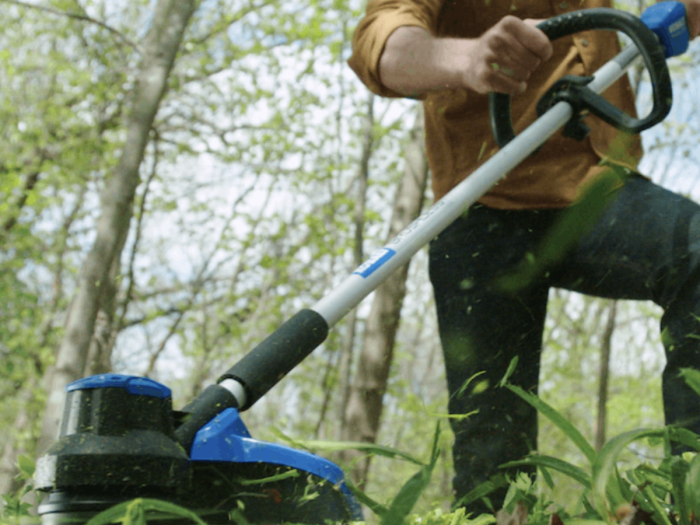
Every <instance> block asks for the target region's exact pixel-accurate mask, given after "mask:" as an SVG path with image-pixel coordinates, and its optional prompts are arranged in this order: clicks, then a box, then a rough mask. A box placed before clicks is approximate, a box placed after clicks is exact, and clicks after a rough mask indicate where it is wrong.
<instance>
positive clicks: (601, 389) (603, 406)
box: [595, 301, 617, 450]
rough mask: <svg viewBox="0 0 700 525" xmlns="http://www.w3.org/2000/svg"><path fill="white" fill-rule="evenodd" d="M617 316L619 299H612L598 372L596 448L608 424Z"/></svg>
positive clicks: (602, 441)
mask: <svg viewBox="0 0 700 525" xmlns="http://www.w3.org/2000/svg"><path fill="white" fill-rule="evenodd" d="M616 317H617V301H610V307H609V308H608V322H607V323H606V325H605V332H603V341H602V343H601V345H600V370H599V373H598V377H599V381H600V382H599V384H598V419H597V424H596V431H595V449H596V450H600V449H601V448H603V445H604V444H605V433H606V426H607V404H608V381H609V378H610V353H611V348H612V336H613V333H614V332H615V318H616Z"/></svg>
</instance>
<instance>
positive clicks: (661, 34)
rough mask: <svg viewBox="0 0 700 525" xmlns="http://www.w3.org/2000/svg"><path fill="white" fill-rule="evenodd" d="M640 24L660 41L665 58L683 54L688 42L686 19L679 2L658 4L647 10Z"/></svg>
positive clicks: (683, 9) (688, 34)
mask: <svg viewBox="0 0 700 525" xmlns="http://www.w3.org/2000/svg"><path fill="white" fill-rule="evenodd" d="M641 19H642V22H644V24H645V25H646V26H647V27H648V28H649V29H651V30H652V31H653V32H654V33H656V36H657V37H658V38H659V40H660V41H661V45H662V46H663V48H664V54H665V56H666V58H669V57H675V56H677V55H681V54H683V53H685V51H686V50H687V49H688V44H689V42H690V32H689V31H688V19H687V18H686V15H685V6H684V5H683V4H682V3H681V2H673V1H669V2H659V3H658V4H654V5H652V6H651V7H649V8H647V9H646V10H645V11H644V13H642V16H641Z"/></svg>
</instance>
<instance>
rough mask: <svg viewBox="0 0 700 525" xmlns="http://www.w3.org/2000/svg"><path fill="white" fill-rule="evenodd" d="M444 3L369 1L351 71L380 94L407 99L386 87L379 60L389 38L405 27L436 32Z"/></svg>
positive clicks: (355, 40)
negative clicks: (381, 77) (416, 27)
mask: <svg viewBox="0 0 700 525" xmlns="http://www.w3.org/2000/svg"><path fill="white" fill-rule="evenodd" d="M443 1H444V0H369V2H368V4H367V12H366V14H365V17H364V18H363V19H362V20H361V21H360V23H359V25H358V26H357V28H356V29H355V34H354V36H353V41H352V47H353V53H352V56H351V57H350V60H348V64H349V65H350V68H352V70H353V71H354V72H355V74H356V75H357V76H358V77H359V78H360V80H361V81H362V82H363V83H364V84H365V85H366V86H367V87H368V88H369V89H370V90H371V91H372V92H373V93H376V94H377V95H381V96H384V97H405V95H402V94H400V93H397V92H396V91H392V90H391V89H389V88H387V87H385V86H384V85H382V83H381V81H380V80H379V59H380V57H381V55H382V52H383V51H384V46H385V44H386V41H387V39H388V38H389V36H390V35H391V34H392V33H393V32H394V31H396V30H397V29H398V28H399V27H402V26H418V27H422V28H424V29H426V30H427V31H430V32H431V33H433V34H434V33H435V27H436V25H437V19H438V16H439V14H440V10H441V9H442V4H443Z"/></svg>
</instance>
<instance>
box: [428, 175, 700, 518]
mask: <svg viewBox="0 0 700 525" xmlns="http://www.w3.org/2000/svg"><path fill="white" fill-rule="evenodd" d="M563 213H567V210H539V211H530V210H528V211H520V210H494V209H491V208H487V207H485V206H482V205H476V206H474V207H473V208H472V209H470V210H469V212H468V213H467V214H466V215H465V216H463V217H461V218H459V219H458V220H456V221H455V222H454V223H453V224H451V225H450V226H449V227H448V228H447V229H446V230H445V231H444V232H443V233H441V234H440V235H439V236H438V237H437V238H436V239H435V240H434V241H433V242H432V243H431V245H430V278H431V281H432V283H433V288H434V292H435V300H436V303H437V313H438V322H439V328H440V338H441V342H442V347H443V352H444V356H445V366H446V370H447V383H448V389H449V394H450V399H449V410H450V413H452V414H468V413H472V412H474V414H473V415H472V416H471V417H468V418H465V419H453V420H451V421H452V427H453V430H454V433H455V444H454V448H453V454H454V465H455V472H456V475H455V479H454V489H455V495H456V498H457V500H459V499H460V498H461V497H462V496H464V495H465V494H466V493H467V492H469V491H470V490H471V489H472V488H474V487H475V486H476V485H478V484H480V483H481V482H483V481H485V480H486V479H488V478H489V477H490V476H492V475H494V474H496V473H497V472H499V469H498V465H500V464H502V463H505V462H506V461H511V460H515V459H520V458H522V457H524V456H525V455H527V453H528V452H529V451H531V450H534V449H536V447H537V414H536V412H535V410H534V409H533V408H532V407H530V405H528V404H527V403H525V402H523V401H521V400H520V398H518V397H517V396H516V395H514V394H513V393H511V392H510V391H509V390H507V389H504V388H498V387H497V383H498V382H499V381H500V380H501V378H502V377H503V375H504V374H505V372H506V370H507V368H508V365H509V363H510V362H511V360H512V359H513V358H514V357H515V356H519V362H518V366H517V368H516V370H515V373H514V374H513V375H512V376H511V377H510V382H511V383H513V384H516V385H519V386H520V387H522V388H524V389H526V390H529V391H531V392H536V391H537V383H538V378H539V367H540V351H541V345H542V331H543V328H544V321H545V315H546V309H547V296H548V291H549V288H550V287H557V288H564V289H567V290H573V291H576V292H581V293H585V294H589V295H595V296H599V297H608V298H616V299H640V300H652V301H654V302H655V303H656V304H658V305H660V306H661V307H662V308H663V309H664V315H663V317H662V319H661V329H662V330H663V334H664V337H663V340H664V344H665V345H666V358H667V365H666V368H665V370H664V372H663V400H664V409H665V417H666V422H667V423H669V424H679V425H683V426H685V427H687V428H690V429H691V430H693V431H695V432H697V433H700V398H698V396H697V394H695V393H694V392H693V391H692V390H691V389H690V388H689V387H687V386H686V384H685V382H684V380H683V379H682V378H681V377H680V376H679V369H680V368H685V367H691V368H700V321H699V320H698V319H700V317H695V316H700V206H699V205H698V204H696V203H694V202H692V201H690V200H688V199H686V198H684V197H681V196H679V195H676V194H674V193H671V192H669V191H666V190H664V189H662V188H660V187H658V186H656V185H654V184H653V183H651V182H650V181H648V180H646V179H644V178H642V177H641V176H633V177H632V178H631V179H629V180H628V182H627V183H626V185H625V186H624V187H623V188H622V189H620V190H619V191H618V194H617V197H616V199H615V200H614V201H613V203H612V204H611V205H610V206H608V207H607V209H605V211H604V212H603V213H602V215H600V216H599V218H598V219H597V220H596V221H595V222H594V224H593V226H592V227H591V229H589V230H588V231H587V232H586V233H584V234H583V235H582V236H581V237H580V238H579V239H578V241H577V242H576V243H575V244H574V245H573V246H571V247H570V248H569V249H568V251H567V252H566V254H565V255H563V257H562V258H561V259H560V260H559V261H558V262H556V263H555V264H553V265H552V266H551V267H549V268H547V271H545V272H541V273H540V274H539V276H538V277H537V278H536V279H533V280H532V281H531V282H530V283H529V284H528V285H527V286H525V287H523V288H521V289H518V290H516V291H512V290H511V291H504V290H503V287H502V286H501V285H499V283H500V282H502V281H500V280H499V278H501V277H502V276H504V275H507V274H508V273H509V272H511V273H512V271H513V269H514V268H515V267H517V265H518V264H519V263H521V262H522V261H523V259H524V258H526V257H531V255H530V256H528V254H533V253H536V252H537V250H538V249H539V247H540V245H541V244H542V242H543V238H544V237H545V236H546V234H547V232H548V231H549V230H550V228H551V227H552V225H553V224H555V223H556V221H557V220H558V219H559V218H560V217H561V215H562V214H563ZM475 374H480V375H478V376H477V377H474V376H475ZM470 378H473V379H472V380H471V382H469V381H470ZM467 382H469V383H468V385H467V386H466V388H464V385H465V384H467ZM476 385H478V388H476V391H475V390H474V387H475V386H476ZM484 387H486V388H485V389H484V390H482V389H483V388H484ZM475 411H476V412H475ZM504 496H505V489H504V490H502V491H500V492H498V491H497V492H496V493H494V494H493V497H492V498H491V500H492V502H493V504H494V505H495V506H496V508H499V507H498V506H499V505H500V504H501V503H502V500H503V497H504ZM480 505H481V504H480V503H477V504H475V505H474V506H470V510H473V511H475V512H480V511H485V510H486V508H484V507H482V506H480Z"/></svg>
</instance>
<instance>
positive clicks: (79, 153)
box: [0, 0, 700, 508]
mask: <svg viewBox="0 0 700 525" xmlns="http://www.w3.org/2000/svg"><path fill="white" fill-rule="evenodd" d="M513 1H514V3H516V2H517V1H518V0H513ZM514 5H515V4H514ZM363 7H364V5H363V2H362V1H360V0H303V1H299V2H282V1H280V0H201V1H194V0H149V1H145V0H130V1H128V2H127V1H118V2H115V1H107V0H51V1H45V2H36V3H29V2H22V1H15V0H0V86H2V87H1V88H0V137H1V140H0V401H1V402H0V428H2V429H3V430H2V438H0V454H1V456H0V494H4V493H9V492H12V491H14V490H15V489H17V486H18V483H20V480H19V479H18V478H17V472H18V471H17V464H18V460H19V458H20V456H22V455H24V456H26V457H29V458H33V457H35V456H36V454H37V453H39V452H40V451H41V450H43V449H44V448H45V447H46V446H47V445H48V444H50V443H51V441H52V440H53V439H54V437H55V435H56V425H57V422H58V418H59V417H60V413H61V410H62V401H63V393H62V392H63V388H64V387H65V385H66V384H67V383H69V382H71V381H73V380H75V379H78V378H79V377H83V376H85V375H89V374H93V373H101V372H106V371H113V372H118V373H126V374H135V375H146V376H149V377H152V378H154V379H156V380H159V381H161V382H164V383H166V384H168V385H169V386H170V387H172V389H173V395H174V404H175V406H176V407H181V406H183V405H184V404H186V403H187V402H188V401H189V400H190V399H191V398H192V397H193V396H194V395H195V394H196V393H197V392H199V391H201V390H202V389H203V387H205V386H206V385H207V384H210V383H211V382H213V381H215V380H216V378H217V376H218V375H219V374H220V373H221V372H222V371H223V370H225V369H226V368H228V367H229V366H230V365H231V364H233V363H234V362H236V361H237V360H238V359H239V358H240V357H241V356H242V355H244V353H245V352H246V351H248V350H249V349H251V348H252V347H253V346H254V345H255V344H256V343H257V342H259V341H261V340H262V339H263V338H264V337H265V336H266V335H267V334H269V333H271V332H272V331H274V330H275V329H276V328H277V327H279V326H280V325H281V324H282V322H283V321H284V320H286V319H288V318H289V317H290V316H291V315H293V314H294V313H295V312H296V311H298V310H299V309H300V308H303V307H308V306H311V305H312V304H314V303H315V302H316V301H317V300H318V299H319V298H320V297H322V296H323V295H324V293H325V292H327V291H328V290H330V289H332V287H333V286H334V285H337V284H338V283H339V282H340V281H341V280H342V279H343V278H344V277H345V276H346V275H347V274H349V273H350V272H351V271H352V270H353V269H354V268H355V267H356V266H358V265H359V264H360V263H361V262H362V261H363V260H364V259H365V258H366V257H367V256H368V255H369V254H371V253H373V251H374V250H376V249H377V248H379V247H380V246H381V245H382V244H384V242H385V240H386V239H387V237H388V236H391V235H393V234H395V233H396V232H398V231H399V230H400V229H401V228H402V227H403V226H405V225H406V224H408V223H409V222H410V220H412V218H415V217H416V216H417V215H418V213H419V212H420V210H421V209H425V208H426V207H427V206H429V205H430V204H431V202H432V196H431V194H430V190H429V183H428V182H427V181H428V177H429V173H428V167H427V165H426V162H425V156H424V152H423V139H422V119H421V112H420V105H419V104H418V103H416V102H414V101H410V100H386V99H379V98H376V97H374V96H371V95H369V94H368V92H367V90H366V89H365V88H364V86H362V85H361V84H360V83H359V81H358V80H357V79H356V78H355V77H354V75H353V74H352V72H351V71H350V70H349V68H348V67H347V65H346V60H347V59H348V57H349V55H350V53H351V45H350V39H351V35H352V31H353V28H354V26H355V25H356V23H357V22H358V21H359V19H360V18H361V16H362V13H363ZM618 7H620V8H624V9H627V10H630V11H632V12H635V13H639V12H641V10H642V9H643V8H644V4H643V2H639V3H635V4H624V5H623V4H621V5H619V6H618ZM698 59H699V54H698V47H697V45H693V46H691V49H690V51H689V53H687V54H686V55H684V56H683V57H680V58H677V59H674V60H672V62H671V66H672V74H673V78H674V89H675V102H674V104H675V105H674V110H673V112H672V114H671V116H670V117H669V118H668V119H667V120H666V121H665V122H664V123H663V124H662V125H659V126H657V127H656V128H654V129H653V130H650V131H648V132H646V133H645V134H644V141H645V146H646V151H647V154H646V157H645V159H644V161H643V164H642V171H643V172H644V173H646V174H648V175H649V176H650V177H652V178H653V179H654V180H655V181H657V182H659V183H661V184H662V185H664V186H665V187H667V188H670V189H672V190H674V191H678V192H681V193H683V194H686V195H689V196H690V197H691V198H695V199H698V198H700V194H699V193H698V192H700V189H698V180H699V179H698V176H699V175H700V173H699V171H700V170H699V169H698V166H699V164H698V162H699V160H700V159H699V158H698V156H699V155H700V150H699V149H698V148H697V146H696V145H697V143H698V139H699V137H700V129H699V127H698V119H697V115H698V103H699V102H700V97H698V94H697V90H698V85H699V83H698V79H697V73H696V72H695V66H696V64H697V62H698ZM631 78H632V81H633V84H634V85H635V86H638V87H639V89H638V91H639V97H638V100H639V107H640V111H641V112H642V113H644V112H645V111H646V110H647V109H648V107H649V102H648V98H649V97H648V85H647V84H646V80H645V78H646V77H645V76H644V74H643V73H642V72H641V69H639V68H638V69H635V70H634V71H632V73H631ZM659 316H660V311H659V309H658V308H657V307H655V306H654V305H653V304H649V303H632V302H613V301H607V300H599V299H593V298H588V297H583V296H579V295H575V294H571V293H568V292H564V291H561V290H553V291H552V293H551V297H550V309H549V317H548V319H547V329H546V334H545V346H544V348H545V350H544V357H543V369H542V382H541V387H540V395H541V396H542V398H543V399H545V400H546V401H547V402H548V403H550V404H551V405H553V406H554V407H556V408H557V409H558V410H559V411H561V412H562V413H563V414H564V415H565V416H566V417H567V418H569V419H570V420H571V421H572V422H573V423H574V425H576V426H577V427H578V428H579V429H580V430H581V431H582V432H583V433H584V434H585V435H586V436H587V437H589V438H590V439H591V441H592V442H595V443H596V444H597V445H598V446H600V444H601V443H602V442H603V441H604V440H605V438H606V436H612V435H615V434H617V433H620V432H622V431H625V430H631V429H634V428H639V427H660V426H662V425H663V415H662V408H661V400H660V372H661V369H662V367H663V364H664V357H663V351H662V347H661V345H660V338H659V334H658V320H659ZM445 412H446V392H445V384H444V371H443V364H442V359H441V354H440V346H439V340H438V336H437V332H436V321H435V314H434V305H433V299H432V292H431V289H430V285H429V282H428V280H427V261H426V254H425V251H421V252H420V253H418V254H417V255H416V256H415V257H414V259H413V261H412V262H411V264H410V267H409V268H406V269H404V270H403V271H402V272H398V274H397V275H396V276H395V277H393V278H392V279H391V280H390V281H389V282H388V283H387V284H386V285H385V286H383V287H382V288H381V289H380V290H379V291H378V292H377V293H375V294H372V295H371V296H370V297H369V298H368V299H367V300H365V301H364V302H363V303H362V304H361V305H360V306H359V307H358V309H357V310H356V311H355V312H353V313H351V314H350V315H349V316H348V317H347V318H346V319H345V320H343V321H342V322H341V323H340V324H339V325H338V326H337V327H336V328H335V329H334V330H333V331H332V333H331V336H330V337H329V339H328V340H327V341H326V342H325V343H324V345H323V346H322V347H321V348H319V349H317V350H316V352H314V354H313V355H312V356H311V357H309V358H308V359H307V360H306V361H305V362H304V363H302V364H301V365H300V366H299V367H298V368H297V369H296V370H295V371H294V372H293V373H292V374H290V375H289V376H288V377H287V378H285V380H284V381H283V382H282V383H281V384H280V385H279V386H278V387H277V388H275V389H273V390H272V391H271V392H270V393H269V394H268V395H267V396H266V397H265V398H264V399H263V400H262V401H260V402H259V403H258V404H257V405H256V406H255V407H254V408H253V409H252V410H250V411H249V412H247V413H246V414H245V421H246V423H247V425H248V426H249V428H250V429H251V432H252V434H253V435H254V436H256V437H258V438H262V439H269V440H273V441H279V439H280V434H284V435H286V436H289V437H291V438H292V439H294V440H298V441H304V440H322V441H338V440H355V441H368V442H377V443H379V444H382V445H388V446H391V447H394V448H396V449H399V450H408V451H411V452H412V453H413V454H414V455H418V456H422V457H426V458H427V457H428V455H429V453H430V447H431V444H432V435H433V431H434V428H435V425H436V423H437V422H438V421H443V424H442V427H443V429H444V430H446V431H445V432H443V433H442V438H441V440H442V442H441V445H442V453H441V457H440V460H439V462H438V464H437V466H436V469H435V472H434V474H433V481H432V483H431V485H430V487H429V488H428V490H426V491H425V493H424V495H423V498H422V500H421V505H422V506H423V507H424V508H427V507H433V506H442V507H445V508H447V507H448V506H449V503H450V500H451V497H450V483H451V476H452V471H451V468H452V467H451V459H450V450H449V445H450V441H451V436H450V433H449V431H447V429H448V425H446V424H445ZM380 423H381V424H380ZM540 434H541V435H540V443H539V449H540V451H542V452H543V453H547V454H551V455H554V456H557V457H560V458H564V459H566V460H567V461H571V462H574V463H575V462H577V461H579V460H581V459H582V458H580V457H578V456H577V454H580V452H578V451H577V449H575V448H574V447H573V446H572V445H571V444H570V442H569V441H568V440H567V439H566V438H565V436H563V435H562V434H561V432H560V431H558V430H557V429H554V428H553V427H552V426H551V424H550V423H548V422H547V421H544V420H543V421H542V424H541V433H540ZM655 457H660V453H659V451H657V450H654V449H653V448H649V447H641V446H638V447H637V448H633V449H632V450H631V451H630V452H629V459H630V461H635V460H636V461H638V460H640V459H641V460H650V461H652V460H653V459H654V458H655ZM333 459H335V460H337V461H339V462H341V464H343V465H344V466H346V467H347V469H348V472H350V473H351V475H352V476H354V477H355V479H356V480H364V487H365V489H366V490H367V491H368V492H369V493H370V494H371V495H372V496H373V497H375V498H376V499H377V500H379V501H388V500H389V499H390V498H391V497H392V496H393V494H394V492H395V488H396V487H398V486H400V485H401V484H402V483H403V482H404V481H405V480H406V479H407V478H408V477H409V476H410V475H411V474H412V470H411V467H410V466H407V465H402V464H396V463H394V462H391V461H390V460H386V459H382V458H374V459H372V461H371V464H370V461H369V459H368V458H367V457H365V456H362V455H361V454H357V453H355V454H344V455H334V456H333ZM370 467H371V468H370ZM567 490H570V487H569V485H567V482H566V480H565V479H561V480H560V482H559V483H557V484H556V486H555V491H560V492H561V493H562V494H564V493H566V491H567ZM555 498H556V495H555Z"/></svg>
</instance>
